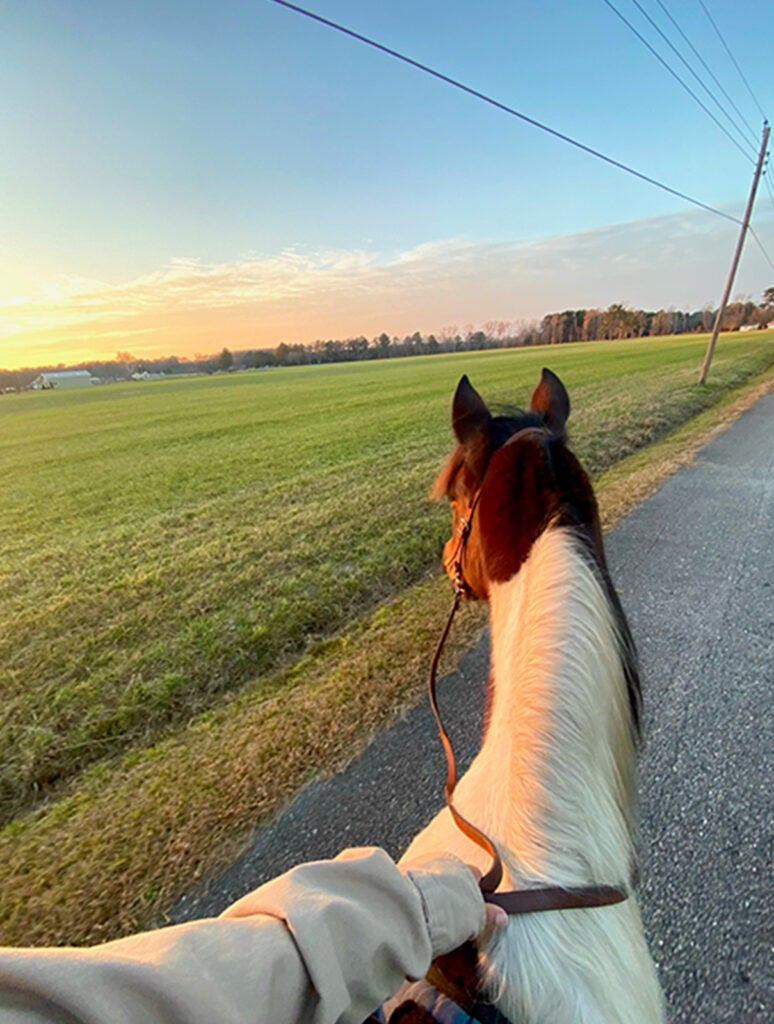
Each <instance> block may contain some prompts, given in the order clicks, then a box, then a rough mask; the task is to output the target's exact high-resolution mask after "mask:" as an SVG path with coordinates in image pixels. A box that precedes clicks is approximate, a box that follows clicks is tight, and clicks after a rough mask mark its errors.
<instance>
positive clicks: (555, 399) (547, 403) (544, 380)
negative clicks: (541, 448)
mask: <svg viewBox="0 0 774 1024" xmlns="http://www.w3.org/2000/svg"><path fill="white" fill-rule="evenodd" d="M530 409H531V410H532V411H533V412H539V413H541V415H542V416H543V419H544V420H545V423H546V426H547V427H548V429H549V430H550V431H551V432H552V433H554V434H557V435H558V436H559V437H562V436H563V435H564V428H565V424H566V423H567V418H568V416H569V415H570V396H569V395H568V394H567V390H566V389H565V386H564V384H562V382H561V381H560V380H559V378H558V377H557V376H556V374H555V373H551V371H550V370H548V369H546V368H545V367H543V371H542V373H541V375H540V383H539V384H538V386H537V387H536V388H535V390H534V391H533V393H532V401H531V402H530Z"/></svg>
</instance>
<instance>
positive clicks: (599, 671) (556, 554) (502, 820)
mask: <svg viewBox="0 0 774 1024" xmlns="http://www.w3.org/2000/svg"><path fill="white" fill-rule="evenodd" d="M489 598H490V608H491V618H490V625H491V642H492V678H491V681H490V685H491V686H492V687H493V696H492V700H491V704H490V715H489V723H488V728H487V731H486V735H485V739H484V742H483V745H482V748H481V751H480V752H479V754H478V756H477V757H476V759H475V760H474V762H473V764H472V765H471V767H470V769H469V770H468V772H467V773H466V774H465V776H464V777H463V779H462V780H461V781H460V784H459V786H458V788H457V791H456V794H455V803H456V805H457V806H458V807H459V809H460V811H461V812H462V813H463V814H464V815H466V816H467V817H469V818H470V819H471V820H472V821H473V822H474V823H475V824H476V825H478V826H479V827H480V828H482V829H483V830H484V831H485V832H486V833H487V834H488V835H489V836H491V838H492V839H494V840H495V842H496V843H497V846H498V849H499V851H500V854H501V857H502V860H503V866H504V869H505V877H504V879H503V882H502V885H501V888H502V889H514V888H529V887H532V886H536V885H540V884H551V885H565V886H568V887H571V886H573V885H589V884H595V883H596V884H606V885H617V886H624V887H628V886H629V883H630V878H631V872H632V865H633V851H632V823H633V820H634V810H633V801H634V742H633V734H632V723H631V714H630V708H629V703H628V696H627V688H626V680H625V676H624V672H623V667H622V663H621V658H620V655H619V649H620V647H619V641H618V636H617V630H616V624H615V620H614V618H613V615H612V613H611V610H610V606H609V602H608V600H607V596H606V594H605V591H604V588H603V586H602V584H601V582H600V580H599V578H598V576H597V574H596V573H595V571H594V569H593V567H592V565H591V564H590V561H589V559H588V557H587V556H586V555H585V554H584V553H583V552H582V550H581V547H580V544H579V542H578V541H577V540H576V539H575V538H574V537H573V535H572V532H571V531H570V530H568V529H565V528H558V529H549V530H546V531H545V532H544V533H543V534H542V535H541V536H540V537H539V538H538V540H537V541H536V542H535V543H534V545H533V547H532V550H531V552H530V555H529V557H528V559H527V561H526V562H525V563H524V565H523V566H522V568H521V569H520V571H519V572H518V573H517V574H516V576H514V577H513V578H512V579H511V580H509V581H508V582H506V583H499V584H493V585H492V586H491V589H490V595H489ZM439 850H446V851H450V852H452V853H456V854H457V855H458V856H460V857H462V858H463V859H464V860H466V861H468V862H469V863H474V864H477V865H479V866H480V867H481V868H482V870H486V869H487V868H488V866H489V865H488V863H487V858H486V855H485V854H483V853H482V851H480V850H479V849H478V847H476V846H475V845H474V844H473V843H472V842H471V841H470V840H468V839H467V838H466V837H465V836H464V835H463V834H462V833H460V832H459V831H458V830H457V829H456V827H455V826H454V824H453V822H452V821H451V817H450V815H449V813H448V811H446V810H444V811H441V813H440V814H439V815H437V817H436V818H435V819H434V820H433V821H432V822H431V823H430V825H428V826H427V828H426V829H424V830H423V831H422V832H421V833H420V834H419V835H418V836H417V837H416V838H415V840H414V841H413V843H412V844H411V846H410V847H409V849H408V851H407V852H406V855H405V859H407V860H408V859H411V858H412V857H414V856H415V855H419V854H427V853H430V852H432V851H439ZM482 967H483V969H484V973H485V977H486V979H487V982H486V989H485V991H486V993H487V995H488V997H489V998H491V999H492V1000H493V1001H494V1002H496V1004H497V1006H498V1008H499V1009H500V1010H501V1011H502V1012H503V1013H504V1014H505V1015H506V1016H507V1017H508V1018H509V1019H510V1020H511V1021H513V1022H514V1024H651V1022H660V1021H662V1020H663V1019H664V1017H663V1007H662V997H661V991H660V987H659V984H658V981H657V978H656V975H655V970H654V968H653V965H652V962H651V960H650V956H649V954H648V950H647V947H646V944H645V940H644V936H643V931H642V923H641V921H640V915H639V910H638V908H637V904H636V900H635V898H634V897H633V896H632V897H630V898H629V899H628V900H626V901H625V902H624V903H622V904H618V905H616V906H611V907H604V908H596V909H589V910H562V911H550V912H544V913H533V914H526V915H523V916H518V917H512V918H511V919H510V921H509V923H508V926H507V929H506V931H505V932H504V933H503V934H501V935H500V936H499V938H498V939H497V940H496V941H495V944H494V945H493V946H492V948H490V949H486V950H485V951H484V952H483V954H482Z"/></svg>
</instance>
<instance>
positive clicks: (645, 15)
mask: <svg viewBox="0 0 774 1024" xmlns="http://www.w3.org/2000/svg"><path fill="white" fill-rule="evenodd" d="M659 2H660V0H659ZM632 3H633V4H634V6H635V7H636V8H637V10H638V11H639V12H640V14H642V16H643V18H645V19H646V20H647V22H648V23H649V24H650V25H651V26H652V27H653V28H654V29H655V31H656V32H658V34H659V35H660V36H661V38H662V39H663V40H664V42H665V43H666V44H667V46H668V47H669V48H670V49H671V50H672V52H673V53H674V54H675V56H676V57H677V58H678V59H679V60H681V61H682V63H683V64H684V65H685V67H686V68H687V69H688V70H689V71H690V72H691V74H692V75H693V77H694V78H695V79H696V81H697V82H698V83H699V85H700V86H701V87H702V89H703V90H704V91H705V92H706V94H707V95H708V96H709V98H710V99H711V100H712V102H713V103H714V104H715V106H716V107H717V108H718V110H719V111H720V112H721V114H722V115H723V117H725V118H726V119H727V120H728V122H729V124H730V125H731V127H732V128H733V129H734V130H735V131H737V132H738V133H739V137H740V138H741V140H742V142H744V143H745V144H747V139H746V137H745V135H744V132H742V130H741V128H739V127H738V125H737V123H736V121H734V119H733V118H732V117H731V115H730V114H729V113H728V112H727V111H726V109H725V108H724V106H723V104H722V103H721V102H720V100H719V99H718V98H717V97H716V96H715V94H714V93H713V92H712V90H711V89H710V88H709V86H708V85H707V84H706V83H705V82H703V81H702V79H701V78H700V77H699V75H698V74H697V73H696V71H694V69H693V68H692V67H691V65H690V64H689V63H688V61H687V60H686V59H685V57H684V56H683V55H682V53H680V51H679V50H678V49H677V47H676V46H675V44H674V43H673V42H672V40H671V39H670V38H669V36H667V34H666V33H665V32H664V31H663V30H662V29H661V27H660V26H659V25H658V24H657V23H656V22H655V21H654V20H653V18H651V16H650V15H649V14H648V12H647V11H646V10H645V8H644V7H643V6H642V4H641V3H640V0H632ZM662 7H663V4H662ZM752 151H753V153H755V147H754V146H753V147H752Z"/></svg>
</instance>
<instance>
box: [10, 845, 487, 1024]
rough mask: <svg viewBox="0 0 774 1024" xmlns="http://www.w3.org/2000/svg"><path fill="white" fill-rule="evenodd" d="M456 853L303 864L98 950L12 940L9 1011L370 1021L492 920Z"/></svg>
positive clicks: (62, 1018)
mask: <svg viewBox="0 0 774 1024" xmlns="http://www.w3.org/2000/svg"><path fill="white" fill-rule="evenodd" d="M484 916H485V912H484V903H483V900H482V897H481V894H480V892H479V889H478V886H477V884H476V881H475V879H474V877H473V874H472V873H471V871H470V870H469V868H468V867H467V866H465V865H464V864H463V863H462V862H461V861H459V860H457V859H456V858H454V857H449V856H446V857H442V858H438V859H436V860H432V861H426V862H424V863H423V864H421V865H418V866H415V867H414V868H413V869H411V870H408V871H407V870H406V869H398V868H397V867H396V866H395V864H394V863H393V862H392V860H390V858H389V857H388V856H387V854H386V853H384V851H382V850H378V849H365V850H349V851H345V852H344V853H343V854H341V855H340V856H339V857H337V858H336V859H335V860H333V861H320V862H315V863H310V864H302V865H301V866H299V867H297V868H294V869H293V870H292V871H289V872H288V873H287V874H285V875H282V876H280V877H279V878H276V879H274V880H273V881H271V882H268V883H267V884H266V885H264V886H262V887H261V888H260V889H256V890H255V891H254V892H252V893H250V894H249V895H247V896H245V897H244V898H243V899H241V900H239V901H238V902H237V903H235V904H234V905H233V906H231V907H229V909H228V910H226V911H225V913H224V914H222V915H221V916H220V917H218V918H208V919H204V920H200V921H193V922H191V923H189V924H183V925H177V926H174V927H170V928H164V929H161V930H159V931H155V932H147V933H145V934H140V935H135V936H132V937H130V938H126V939H120V940H118V941H116V942H109V943H106V944H104V945H102V946H96V947H92V948H89V949H71V948H67V949H43V950H37V949H27V950H15V949H3V950H0V1019H1V1020H2V1021H3V1024H21V1022H24V1024H33V1022H34V1024H39V1022H45V1024H53V1022H57V1024H60V1022H62V1024H64V1022H67V1024H103V1022H104V1024H129V1022H131V1024H140V1022H142V1024H146V1022H159V1024H161V1022H163V1024H199V1022H201V1024H215V1022H217V1024H248V1022H249V1024H264V1022H265V1024H299V1022H304V1024H332V1022H336V1021H341V1022H346V1024H359V1022H360V1021H362V1020H363V1019H364V1018H365V1017H366V1016H367V1015H368V1014H369V1013H370V1012H371V1011H372V1010H373V1009H374V1008H375V1007H376V1006H378V1005H379V1004H380V1003H381V1002H382V1001H383V1000H385V999H387V998H388V997H389V996H391V995H392V994H393V993H394V992H395V991H396V990H397V989H398V987H399V986H400V984H401V982H402V981H403V979H404V978H405V977H411V978H420V977H422V976H423V975H424V974H425V972H426V971H427V969H428V967H429V965H430V961H431V959H432V958H433V957H434V956H437V955H439V954H441V953H444V952H448V951H449V950H451V949H454V948H455V947H457V946H459V945H461V944H462V943H463V942H464V941H465V940H466V939H468V938H470V937H472V936H473V935H474V934H476V933H478V932H479V931H480V930H481V929H482V928H483V925H484Z"/></svg>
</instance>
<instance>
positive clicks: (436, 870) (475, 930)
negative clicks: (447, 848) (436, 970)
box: [404, 854, 486, 957]
mask: <svg viewBox="0 0 774 1024" xmlns="http://www.w3.org/2000/svg"><path fill="white" fill-rule="evenodd" d="M404 870H405V872H406V877H407V878H409V879H410V880H411V881H412V882H413V883H414V885H415V886H416V888H417V890H418V891H419V896H420V899H421V901H422V909H423V911H424V915H425V921H426V922H427V928H428V932H429V935H430V943H431V945H432V949H433V956H434V957H436V956H441V955H442V954H443V953H449V952H451V950H453V949H457V947H458V946H461V945H462V944H463V943H464V942H467V940H468V939H472V938H473V937H474V936H475V935H478V934H479V932H481V931H482V930H483V928H484V922H485V917H486V907H485V904H484V897H483V896H482V895H481V890H480V889H479V887H478V883H477V882H476V879H475V878H474V876H473V872H472V871H471V870H470V868H469V867H468V866H467V864H465V863H463V861H461V860H459V858H457V857H454V856H453V855H452V854H443V855H441V856H438V857H433V858H432V859H431V860H424V861H422V863H421V864H417V865H416V866H415V867H407V868H404Z"/></svg>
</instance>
